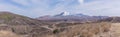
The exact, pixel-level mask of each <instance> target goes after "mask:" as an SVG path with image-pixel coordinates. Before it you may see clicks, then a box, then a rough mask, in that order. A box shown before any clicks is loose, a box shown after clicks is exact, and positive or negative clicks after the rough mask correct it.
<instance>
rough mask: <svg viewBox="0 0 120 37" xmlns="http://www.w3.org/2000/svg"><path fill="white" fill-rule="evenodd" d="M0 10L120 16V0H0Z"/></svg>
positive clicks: (37, 14)
mask: <svg viewBox="0 0 120 37" xmlns="http://www.w3.org/2000/svg"><path fill="white" fill-rule="evenodd" d="M0 11H9V12H12V13H15V14H20V15H24V16H28V17H33V18H36V17H40V16H44V15H55V14H59V13H61V12H64V11H65V12H69V13H70V14H79V13H82V14H86V15H96V16H99V15H101V16H120V0H0Z"/></svg>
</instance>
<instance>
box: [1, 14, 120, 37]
mask: <svg viewBox="0 0 120 37" xmlns="http://www.w3.org/2000/svg"><path fill="white" fill-rule="evenodd" d="M113 18H116V17H111V18H106V19H103V20H98V21H95V22H91V21H89V22H65V21H64V22H61V21H60V22H45V21H40V20H37V19H33V18H29V17H26V16H21V15H17V14H13V13H9V12H0V37H120V23H119V21H117V20H119V17H117V18H116V19H113ZM111 21H112V22H111Z"/></svg>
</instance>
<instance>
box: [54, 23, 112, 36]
mask: <svg viewBox="0 0 120 37" xmlns="http://www.w3.org/2000/svg"><path fill="white" fill-rule="evenodd" d="M110 27H111V25H110V23H107V22H102V23H88V24H81V25H75V26H72V27H71V28H70V29H69V30H68V31H64V32H61V33H59V34H56V36H57V37H93V36H94V35H97V34H101V33H104V32H107V31H109V29H110Z"/></svg>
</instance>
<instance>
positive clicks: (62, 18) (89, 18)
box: [37, 12, 108, 22]
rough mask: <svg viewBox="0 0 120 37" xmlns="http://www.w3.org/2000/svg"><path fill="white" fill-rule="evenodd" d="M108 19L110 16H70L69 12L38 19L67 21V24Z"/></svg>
mask: <svg viewBox="0 0 120 37" xmlns="http://www.w3.org/2000/svg"><path fill="white" fill-rule="evenodd" d="M104 18H108V16H89V15H84V14H72V15H71V14H69V13H68V12H62V13H60V14H57V15H54V16H48V17H44V16H42V17H38V18H37V19H38V20H41V21H51V22H52V21H53V22H56V21H66V22H91V21H97V20H100V19H104Z"/></svg>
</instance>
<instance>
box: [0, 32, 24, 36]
mask: <svg viewBox="0 0 120 37" xmlns="http://www.w3.org/2000/svg"><path fill="white" fill-rule="evenodd" d="M0 37H23V36H20V35H17V34H15V33H13V32H11V31H0Z"/></svg>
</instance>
